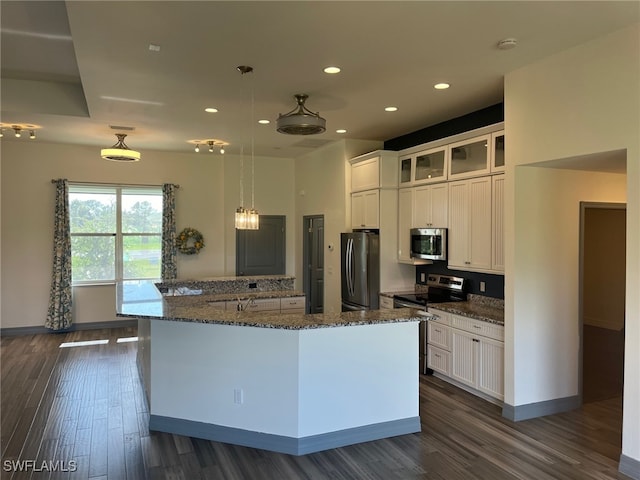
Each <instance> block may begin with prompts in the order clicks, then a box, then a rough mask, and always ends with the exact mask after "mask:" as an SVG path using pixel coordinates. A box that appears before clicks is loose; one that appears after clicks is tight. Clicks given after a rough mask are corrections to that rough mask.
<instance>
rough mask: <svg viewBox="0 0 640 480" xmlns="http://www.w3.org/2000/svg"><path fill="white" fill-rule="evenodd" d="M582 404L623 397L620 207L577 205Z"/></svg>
mask: <svg viewBox="0 0 640 480" xmlns="http://www.w3.org/2000/svg"><path fill="white" fill-rule="evenodd" d="M580 224H581V245H580V250H581V257H580V258H581V278H580V289H581V303H580V308H581V314H580V329H581V341H582V344H581V352H582V355H581V358H580V360H581V368H580V370H581V375H580V392H581V397H582V403H591V402H597V401H601V400H606V399H610V398H615V397H622V394H623V372H624V331H625V329H624V327H625V272H626V258H625V257H626V255H625V252H626V250H625V247H626V205H625V204H617V203H614V204H612V203H587V202H582V203H581V204H580Z"/></svg>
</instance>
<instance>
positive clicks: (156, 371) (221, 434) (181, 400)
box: [118, 282, 423, 455]
mask: <svg viewBox="0 0 640 480" xmlns="http://www.w3.org/2000/svg"><path fill="white" fill-rule="evenodd" d="M160 290H162V288H161V287H160V288H159V287H157V286H154V285H153V284H150V283H145V282H123V283H122V284H121V285H119V288H118V315H119V316H124V317H134V318H137V319H138V337H139V345H138V364H139V369H140V372H141V376H142V379H143V383H144V387H145V391H146V394H147V399H148V403H149V413H150V420H149V428H150V429H151V430H155V431H163V432H169V433H174V434H180V435H187V436H192V437H197V438H204V439H209V440H216V441H221V442H226V443H232V444H237V445H244V446H250V447H255V448H261V449H265V450H272V451H277V452H283V453H288V454H293V455H302V454H307V453H312V452H317V451H321V450H326V449H330V448H335V447H339V446H344V445H350V444H355V443H361V442H366V441H371V440H376V439H380V438H386V437H391V436H396V435H403V434H409V433H415V432H419V431H420V417H419V413H418V362H417V358H418V323H419V322H420V321H421V320H422V319H423V317H421V316H420V315H419V314H418V312H417V311H416V310H413V309H395V310H374V311H361V312H344V313H326V314H312V315H305V314H301V313H282V312H247V311H238V310H235V309H234V310H218V309H215V308H212V307H211V302H212V299H211V298H210V297H206V295H204V296H203V295H202V292H201V294H191V295H182V296H178V297H176V296H175V291H173V292H172V294H171V295H170V294H169V292H168V291H165V292H164V295H163V294H162V293H161V292H160ZM255 295H260V296H263V297H264V296H269V295H275V296H286V295H287V294H286V292H285V293H283V292H282V291H279V292H268V291H262V292H259V293H256V294H255ZM283 312H284V311H283Z"/></svg>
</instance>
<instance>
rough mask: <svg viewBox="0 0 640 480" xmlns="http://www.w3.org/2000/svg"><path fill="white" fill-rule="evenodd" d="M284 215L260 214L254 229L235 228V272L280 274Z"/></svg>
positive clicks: (283, 266) (237, 273)
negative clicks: (258, 221) (256, 227)
mask: <svg viewBox="0 0 640 480" xmlns="http://www.w3.org/2000/svg"><path fill="white" fill-rule="evenodd" d="M285 227H286V217H285V216H284V215H260V228H259V229H258V230H236V275H238V276H247V275H284V273H285V248H286V245H285V238H286V235H285V233H286V231H285Z"/></svg>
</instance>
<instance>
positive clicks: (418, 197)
mask: <svg viewBox="0 0 640 480" xmlns="http://www.w3.org/2000/svg"><path fill="white" fill-rule="evenodd" d="M413 191H414V196H413V224H412V227H414V228H424V227H430V226H431V187H428V186H423V187H415V188H414V189H413Z"/></svg>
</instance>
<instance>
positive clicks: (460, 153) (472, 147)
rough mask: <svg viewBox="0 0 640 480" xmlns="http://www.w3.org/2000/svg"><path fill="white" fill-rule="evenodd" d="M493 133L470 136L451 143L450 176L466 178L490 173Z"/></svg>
mask: <svg viewBox="0 0 640 480" xmlns="http://www.w3.org/2000/svg"><path fill="white" fill-rule="evenodd" d="M490 142H491V135H483V136H481V137H474V138H470V139H469V140H464V141H462V142H456V143H452V144H450V145H449V178H465V177H472V176H476V175H485V174H487V173H489V170H490V167H489V144H490Z"/></svg>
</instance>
